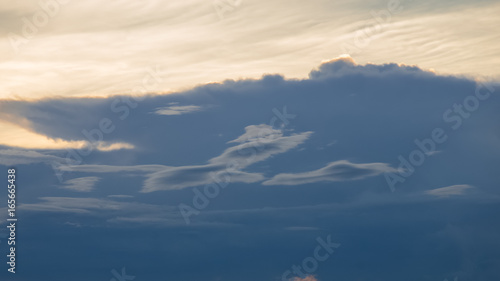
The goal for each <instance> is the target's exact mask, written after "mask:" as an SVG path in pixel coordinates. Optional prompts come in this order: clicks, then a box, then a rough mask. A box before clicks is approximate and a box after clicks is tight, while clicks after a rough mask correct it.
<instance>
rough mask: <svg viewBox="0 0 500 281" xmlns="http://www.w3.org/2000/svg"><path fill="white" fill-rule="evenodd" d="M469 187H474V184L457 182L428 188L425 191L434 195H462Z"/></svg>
mask: <svg viewBox="0 0 500 281" xmlns="http://www.w3.org/2000/svg"><path fill="white" fill-rule="evenodd" d="M471 188H474V186H472V185H467V184H459V185H451V186H446V187H441V188H436V189H433V190H428V191H426V192H425V193H427V194H429V195H432V196H436V197H450V196H454V195H463V194H464V193H465V191H466V190H467V189H471Z"/></svg>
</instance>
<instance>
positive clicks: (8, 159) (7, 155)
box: [0, 149, 64, 166]
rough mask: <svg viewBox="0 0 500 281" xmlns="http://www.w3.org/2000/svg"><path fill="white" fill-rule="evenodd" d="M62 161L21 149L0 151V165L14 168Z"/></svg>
mask: <svg viewBox="0 0 500 281" xmlns="http://www.w3.org/2000/svg"><path fill="white" fill-rule="evenodd" d="M63 160H64V159H63V158H60V157H57V156H52V155H47V154H43V153H40V152H37V151H30V150H22V149H0V165H4V166H14V165H23V164H34V163H50V162H53V161H55V162H62V161H63Z"/></svg>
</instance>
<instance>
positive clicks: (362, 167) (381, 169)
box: [263, 160, 396, 185]
mask: <svg viewBox="0 0 500 281" xmlns="http://www.w3.org/2000/svg"><path fill="white" fill-rule="evenodd" d="M395 171H396V169H394V168H391V167H390V166H389V165H388V164H385V163H367V164H355V163H351V162H349V161H347V160H340V161H335V162H331V163H329V164H328V165H326V166H325V167H323V168H321V169H318V170H314V171H309V172H303V173H296V174H288V173H282V174H278V175H276V176H274V177H273V178H272V179H270V180H267V181H265V182H263V185H300V184H307V183H315V182H334V181H350V180H360V179H364V178H367V177H374V176H378V175H380V174H383V173H386V172H395Z"/></svg>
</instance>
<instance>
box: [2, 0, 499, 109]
mask: <svg viewBox="0 0 500 281" xmlns="http://www.w3.org/2000/svg"><path fill="white" fill-rule="evenodd" d="M54 1H55V0H54ZM62 2H67V4H59V5H58V6H57V7H55V8H52V12H51V15H49V16H48V17H47V18H48V20H47V22H46V23H44V22H38V26H36V25H35V22H34V15H37V13H38V15H40V11H43V9H42V8H41V7H40V6H39V4H38V1H26V0H24V1H16V2H12V3H9V4H5V3H4V4H2V5H1V7H0V9H1V10H0V12H1V13H2V19H1V21H2V25H1V26H2V27H1V29H2V31H3V32H2V33H1V34H2V37H0V54H1V55H0V98H14V99H16V98H40V97H47V96H107V95H112V94H122V93H136V94H137V93H140V92H141V91H143V92H169V91H174V90H179V89H186V88H190V87H192V86H194V85H196V84H202V83H207V82H209V81H222V80H224V79H228V78H230V79H238V78H240V77H250V78H257V77H260V76H261V75H262V74H263V73H281V74H284V75H285V76H286V77H289V78H294V77H295V78H301V77H306V76H307V74H308V72H309V71H310V70H311V69H312V68H314V67H315V66H317V65H318V64H319V63H320V62H321V61H323V60H325V59H331V58H334V57H338V56H340V55H341V54H344V53H349V54H350V55H351V56H352V57H353V58H354V59H355V60H356V62H357V63H360V64H364V63H367V62H371V63H387V62H396V63H404V64H411V65H418V66H419V67H422V68H426V69H429V68H432V69H434V70H435V71H436V72H437V73H449V74H467V75H471V76H476V77H498V76H499V75H500V68H498V65H500V51H499V49H498V46H499V45H500V37H499V33H498V30H497V29H498V26H500V17H498V14H499V12H500V3H495V2H494V1H482V2H474V3H473V2H470V3H468V2H467V1H455V2H446V1H444V2H446V3H447V5H445V4H443V3H444V2H443V3H440V4H436V3H434V2H431V1H419V2H418V3H414V2H416V1H400V3H399V4H398V5H397V6H395V7H396V8H394V9H392V10H391V9H390V8H388V7H389V6H388V3H391V2H390V1H377V2H373V3H370V4H369V5H367V4H366V2H364V3H361V2H357V1H324V0H314V1H310V2H309V3H308V5H303V1H285V0H280V1H262V0H257V1H245V0H243V1H242V2H241V4H240V5H238V6H235V7H232V9H228V10H227V11H225V12H223V18H222V19H221V18H219V16H218V13H217V11H216V9H215V8H214V6H213V2H212V1H201V0H199V1H198V0H190V1H177V2H176V3H172V1H159V0H148V1H126V0H118V1H108V2H102V1H97V0H90V1H70V0H65V1H62ZM219 12H220V11H219ZM387 15H389V16H388V17H387ZM378 17H380V18H378ZM377 18H378V21H377ZM26 20H27V21H29V22H30V23H31V24H33V26H34V27H35V29H36V31H34V30H32V29H29V28H28V27H26V26H29V24H27V23H26ZM38 20H39V21H40V20H43V17H42V18H39V19H38ZM33 26H32V27H33ZM23 29H24V31H29V32H28V33H26V32H24V33H23ZM23 34H24V35H23ZM26 34H28V35H29V36H26ZM28 37H29V38H28ZM346 46H351V47H354V48H351V47H346ZM346 48H347V49H348V52H346ZM151 73H153V74H151ZM151 75H158V77H156V78H158V79H150V80H152V81H153V82H151V81H149V82H148V83H147V84H145V83H144V79H145V77H148V76H151ZM153 78H155V77H153Z"/></svg>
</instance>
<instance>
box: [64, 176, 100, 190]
mask: <svg viewBox="0 0 500 281" xmlns="http://www.w3.org/2000/svg"><path fill="white" fill-rule="evenodd" d="M99 179H100V178H98V177H82V178H76V179H71V180H67V181H65V182H64V184H63V185H61V186H60V187H61V188H64V189H69V190H73V191H78V192H89V191H92V189H94V186H95V184H96V183H97V182H98V181H99Z"/></svg>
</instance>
